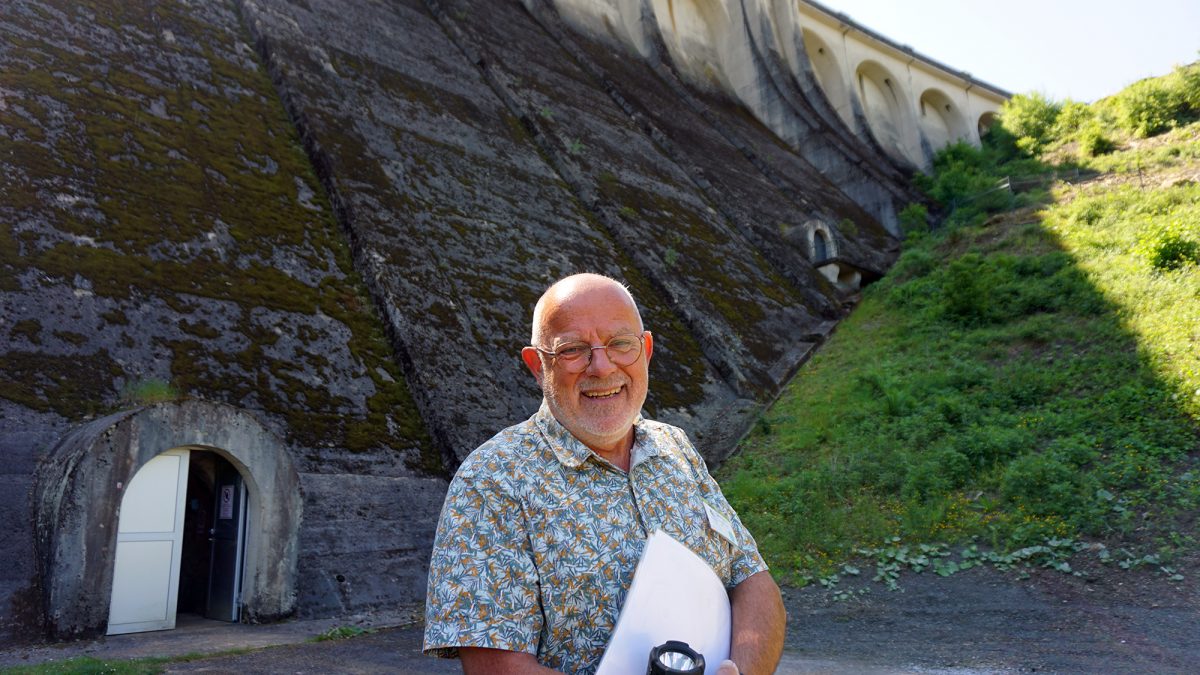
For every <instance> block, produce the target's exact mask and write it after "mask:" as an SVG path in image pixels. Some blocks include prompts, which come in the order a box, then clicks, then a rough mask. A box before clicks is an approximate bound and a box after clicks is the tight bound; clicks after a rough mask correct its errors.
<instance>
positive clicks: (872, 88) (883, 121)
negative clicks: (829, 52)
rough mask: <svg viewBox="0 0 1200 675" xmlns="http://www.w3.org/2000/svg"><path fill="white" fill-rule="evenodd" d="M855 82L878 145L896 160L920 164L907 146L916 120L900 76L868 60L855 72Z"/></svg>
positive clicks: (869, 125)
mask: <svg viewBox="0 0 1200 675" xmlns="http://www.w3.org/2000/svg"><path fill="white" fill-rule="evenodd" d="M855 79H856V82H857V84H858V97H859V100H860V101H861V102H862V108H863V116H864V117H866V121H867V128H868V129H870V132H871V134H872V135H873V136H874V137H875V141H876V142H878V143H879V145H880V147H882V148H883V149H884V150H885V151H886V152H888V153H889V154H891V155H892V156H893V157H894V158H895V159H898V160H901V161H907V162H913V163H918V164H919V163H920V159H919V158H917V157H914V156H913V154H912V152H911V151H910V149H909V148H908V146H907V144H906V143H905V138H907V137H908V134H907V133H906V132H907V131H908V130H909V129H911V128H912V126H913V120H912V116H911V115H910V114H909V110H908V106H907V101H908V99H909V97H908V92H907V91H906V90H905V88H904V86H903V85H902V84H901V82H900V80H899V79H898V78H897V76H896V75H895V74H894V73H893V72H892V71H890V70H889V69H888V68H887V67H886V66H884V65H883V64H881V63H879V62H878V61H873V60H866V61H863V62H862V63H860V64H859V65H858V67H857V68H856V69H855Z"/></svg>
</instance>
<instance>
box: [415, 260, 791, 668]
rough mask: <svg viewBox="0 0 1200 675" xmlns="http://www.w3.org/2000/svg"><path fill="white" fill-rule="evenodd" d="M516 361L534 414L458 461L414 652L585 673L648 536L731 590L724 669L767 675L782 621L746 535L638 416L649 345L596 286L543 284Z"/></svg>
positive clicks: (633, 309) (684, 459) (686, 456)
mask: <svg viewBox="0 0 1200 675" xmlns="http://www.w3.org/2000/svg"><path fill="white" fill-rule="evenodd" d="M530 342H531V343H532V346H529V347H525V348H524V349H523V350H522V352H521V358H522V360H524V362H525V365H526V366H527V367H528V368H529V371H530V372H531V373H533V376H534V377H535V378H536V379H537V381H538V384H539V385H540V386H541V388H542V392H543V395H544V399H543V402H542V406H541V409H540V410H538V412H537V413H536V414H534V416H533V417H531V418H530V419H529V420H527V421H525V422H523V423H521V424H518V425H516V426H513V427H510V428H508V429H505V430H504V431H502V432H500V433H499V434H497V435H496V436H495V437H493V438H492V439H491V440H489V441H488V442H486V443H484V444H483V445H481V446H480V447H479V448H477V449H476V450H475V451H474V452H472V453H471V455H470V456H469V457H467V459H466V461H465V462H463V465H462V467H460V468H459V471H458V474H457V475H456V476H455V477H454V480H453V482H452V483H451V484H450V490H449V492H448V493H447V495H446V503H445V505H444V506H443V508H442V516H441V522H440V523H439V525H438V533H437V538H436V540H435V542H434V550H433V559H432V561H431V563H430V569H429V591H428V597H427V601H426V612H425V614H426V617H425V618H426V625H425V652H426V653H431V654H437V655H439V656H453V655H454V654H456V653H457V654H458V655H459V656H460V657H461V659H462V665H463V671H464V672H466V673H468V675H473V674H475V673H486V674H488V675H492V674H498V673H553V672H565V673H592V672H593V671H594V670H595V669H596V667H597V666H598V665H599V663H600V659H601V657H602V656H603V654H604V648H605V646H606V645H607V644H608V639H609V636H610V635H611V633H612V630H613V628H614V627H615V624H616V620H617V616H618V614H619V613H620V610H621V605H622V603H623V602H624V599H625V593H626V592H627V591H628V590H629V585H630V583H631V581H632V577H633V571H634V568H635V567H636V565H637V561H638V559H639V557H640V555H641V552H642V548H643V546H644V545H645V540H646V537H648V536H649V535H650V534H651V533H652V532H653V531H654V530H656V529H662V530H664V531H665V532H666V533H667V534H670V535H671V536H672V537H675V538H676V539H678V540H679V541H681V542H682V543H683V544H684V545H686V546H688V548H690V549H691V550H692V551H694V552H695V553H696V554H698V555H700V556H701V557H702V558H704V559H705V560H706V561H707V562H708V563H709V565H711V566H712V567H713V569H714V571H715V572H716V573H717V575H718V576H720V577H721V579H722V581H723V582H724V583H725V586H726V588H727V589H729V597H730V604H731V607H732V618H733V633H732V639H731V644H730V657H731V661H732V662H726V663H724V664H722V669H721V670H720V671H719V672H720V674H721V675H737V673H738V672H739V669H740V672H741V673H747V674H751V675H760V674H761V673H771V672H773V671H774V669H775V666H776V664H777V663H778V662H779V656H780V652H781V650H782V648H783V634H784V610H783V602H782V600H781V598H780V593H779V588H778V587H777V586H776V585H775V582H774V581H773V580H772V579H771V575H770V573H768V572H767V571H766V565H765V564H764V563H763V561H762V558H761V557H760V556H759V554H758V550H757V548H756V546H755V543H754V539H753V537H751V536H750V534H749V532H747V531H746V529H745V528H744V527H743V526H742V524H741V521H740V520H739V519H738V517H737V514H736V513H734V511H733V509H732V508H731V507H730V506H729V504H728V503H727V502H726V501H725V498H724V496H723V495H722V494H721V491H720V488H718V487H717V484H716V482H715V481H714V480H713V479H712V477H711V476H710V475H709V474H708V470H707V469H706V468H705V465H704V462H703V460H702V459H701V458H700V456H699V454H698V453H697V452H696V450H695V448H694V447H692V445H691V443H690V442H689V441H688V440H687V437H686V435H685V434H684V433H683V431H682V430H680V429H677V428H675V427H672V426H669V425H666V424H661V423H658V422H653V421H650V420H646V419H643V418H642V417H641V416H640V411H641V408H642V404H643V403H644V402H645V400H646V392H647V388H648V383H649V370H648V365H649V362H650V357H651V356H652V355H653V353H654V338H653V336H652V335H651V334H650V332H649V331H646V330H644V328H643V326H642V320H641V316H640V315H639V314H638V310H637V305H636V304H635V303H634V301H633V297H632V296H631V295H630V294H629V291H627V290H626V289H625V287H624V286H622V285H621V284H619V283H617V282H616V281H614V280H612V279H609V278H607V277H603V276H599V275H595V274H579V275H575V276H571V277H567V278H566V279H563V280H561V281H559V282H558V283H556V284H554V285H553V286H551V287H550V288H549V289H548V290H547V291H546V292H545V294H544V295H543V296H542V298H541V299H540V300H539V301H538V303H537V306H536V307H535V308H534V312H533V336H532V339H531V340H530Z"/></svg>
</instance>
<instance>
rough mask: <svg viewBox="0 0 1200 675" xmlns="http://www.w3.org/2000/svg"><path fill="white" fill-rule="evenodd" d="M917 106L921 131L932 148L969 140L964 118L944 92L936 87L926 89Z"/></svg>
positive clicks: (967, 127) (968, 130)
mask: <svg viewBox="0 0 1200 675" xmlns="http://www.w3.org/2000/svg"><path fill="white" fill-rule="evenodd" d="M919 106H920V108H919V109H920V112H921V130H922V131H924V132H925V137H926V140H928V142H929V144H930V145H931V146H932V147H933V148H941V147H944V146H947V145H949V144H951V143H954V142H957V141H962V140H969V139H970V137H971V129H970V127H969V126H967V120H966V118H965V117H963V114H962V112H961V111H960V110H959V108H958V106H957V105H955V104H954V102H953V101H952V100H951V99H950V97H949V96H948V95H947V94H946V92H944V91H942V90H941V89H938V88H936V87H931V88H929V89H926V90H925V91H924V92H922V93H921V98H920V99H919Z"/></svg>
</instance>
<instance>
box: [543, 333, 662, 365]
mask: <svg viewBox="0 0 1200 675" xmlns="http://www.w3.org/2000/svg"><path fill="white" fill-rule="evenodd" d="M644 337H645V334H642V335H614V336H613V337H611V338H609V340H608V342H607V343H605V344H602V345H600V346H599V347H593V346H592V345H590V344H588V343H587V342H583V341H580V342H567V343H565V344H561V345H559V346H558V349H556V350H554V351H550V350H549V349H542V348H541V347H534V349H536V350H538V351H539V352H541V353H543V354H545V355H546V356H549V357H551V358H553V359H554V361H555V363H558V364H561V365H562V367H563V369H565V370H566V371H567V372H568V373H582V372H583V371H585V370H587V367H588V365H590V364H591V362H592V353H593V352H595V351H596V350H597V349H603V350H604V353H605V354H606V355H607V356H608V360H609V361H611V362H612V363H613V365H617V366H628V365H632V364H633V362H634V361H637V360H638V357H639V356H641V355H642V339H643V338H644Z"/></svg>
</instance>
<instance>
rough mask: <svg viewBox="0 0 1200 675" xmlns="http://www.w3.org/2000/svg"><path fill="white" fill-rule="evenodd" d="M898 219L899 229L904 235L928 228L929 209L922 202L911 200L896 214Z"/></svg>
mask: <svg viewBox="0 0 1200 675" xmlns="http://www.w3.org/2000/svg"><path fill="white" fill-rule="evenodd" d="M896 216H897V218H898V219H899V221H900V231H901V232H903V233H904V234H905V236H911V235H913V234H916V233H918V232H925V231H928V230H929V209H927V208H925V205H924V204H920V203H917V202H912V203H910V204H909V205H908V206H905V207H904V208H903V209H901V210H900V213H898V214H896Z"/></svg>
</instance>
